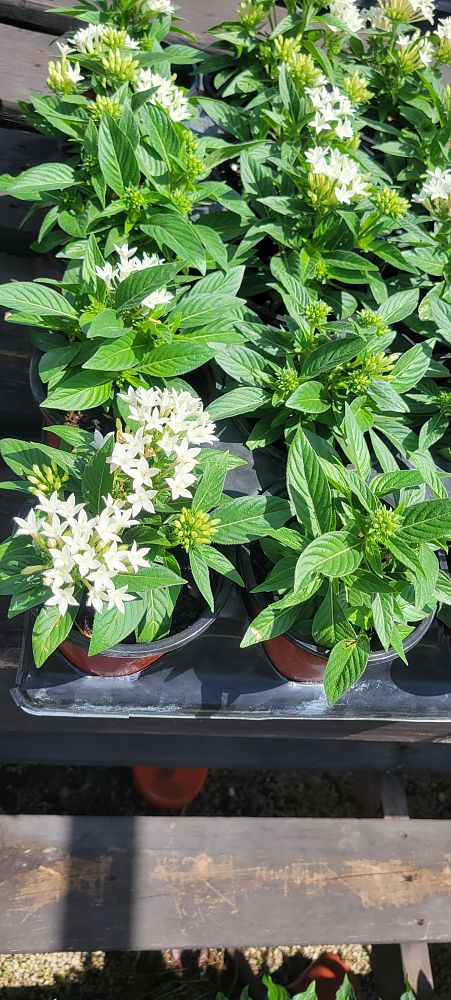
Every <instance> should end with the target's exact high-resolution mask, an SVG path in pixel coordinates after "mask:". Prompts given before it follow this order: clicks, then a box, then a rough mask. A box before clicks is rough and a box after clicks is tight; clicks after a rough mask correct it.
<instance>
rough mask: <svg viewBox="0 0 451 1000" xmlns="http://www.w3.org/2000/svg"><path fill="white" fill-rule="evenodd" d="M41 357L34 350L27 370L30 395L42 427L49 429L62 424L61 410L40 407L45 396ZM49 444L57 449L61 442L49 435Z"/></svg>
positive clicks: (62, 412) (62, 413)
mask: <svg viewBox="0 0 451 1000" xmlns="http://www.w3.org/2000/svg"><path fill="white" fill-rule="evenodd" d="M41 357H42V354H41V352H40V351H38V350H37V349H36V348H35V350H34V351H33V354H32V355H31V358H30V366H29V369H28V378H29V383H30V389H31V394H32V396H33V399H34V401H35V403H37V405H38V406H39V409H40V411H41V413H42V417H43V421H44V426H45V425H47V426H48V427H51V426H52V424H64V411H63V410H47V409H46V407H45V406H43V405H42V404H43V402H44V400H45V397H46V395H47V394H46V391H45V386H44V383H43V381H42V379H41V377H40V375H39V362H40V360H41ZM49 443H50V444H53V446H54V447H55V448H59V445H60V443H61V442H60V439H59V438H58V437H57V436H56V434H49Z"/></svg>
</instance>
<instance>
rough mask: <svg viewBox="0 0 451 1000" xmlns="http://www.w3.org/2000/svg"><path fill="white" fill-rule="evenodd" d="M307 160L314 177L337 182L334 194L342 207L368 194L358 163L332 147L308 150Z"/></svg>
mask: <svg viewBox="0 0 451 1000" xmlns="http://www.w3.org/2000/svg"><path fill="white" fill-rule="evenodd" d="M305 158H306V160H307V162H308V164H309V166H310V172H311V173H312V174H314V175H320V176H322V177H326V178H328V179H329V180H331V181H335V187H334V194H335V197H336V199H337V201H338V202H340V204H342V205H349V203H350V202H351V200H352V198H358V197H361V196H362V195H365V194H366V192H367V184H366V182H365V179H364V177H363V174H362V172H361V170H360V167H359V165H358V163H356V162H355V160H353V159H351V157H350V156H346V154H345V153H340V151H339V150H338V149H332V148H331V147H330V146H315V147H313V148H312V149H308V150H307V152H306V154H305Z"/></svg>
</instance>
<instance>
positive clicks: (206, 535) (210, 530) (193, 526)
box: [172, 507, 220, 552]
mask: <svg viewBox="0 0 451 1000" xmlns="http://www.w3.org/2000/svg"><path fill="white" fill-rule="evenodd" d="M219 523H220V521H219V518H217V517H210V514H206V513H205V511H203V510H196V511H194V510H190V509H189V507H182V510H181V511H180V514H179V516H178V517H177V518H176V520H175V521H174V524H173V531H172V535H173V540H174V542H175V543H176V544H177V545H181V546H182V548H184V549H185V552H189V551H190V549H193V548H195V547H196V545H209V544H210V542H211V539H212V537H213V535H214V534H215V533H216V532H217V530H218V528H217V525H218V524H219Z"/></svg>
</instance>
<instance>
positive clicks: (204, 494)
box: [191, 452, 228, 511]
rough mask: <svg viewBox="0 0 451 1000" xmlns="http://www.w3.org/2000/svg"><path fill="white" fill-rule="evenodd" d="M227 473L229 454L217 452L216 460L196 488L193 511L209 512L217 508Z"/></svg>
mask: <svg viewBox="0 0 451 1000" xmlns="http://www.w3.org/2000/svg"><path fill="white" fill-rule="evenodd" d="M227 471H228V456H227V454H226V453H224V452H217V455H216V456H215V459H212V460H211V461H210V462H208V464H207V465H206V467H205V469H204V472H203V475H202V479H201V480H200V482H199V484H198V486H197V487H196V491H195V493H194V496H193V500H192V504H191V509H192V510H193V511H197V510H203V511H209V510H211V508H212V507H216V504H218V503H219V501H220V499H221V497H222V491H223V489H224V483H225V478H226V475H227Z"/></svg>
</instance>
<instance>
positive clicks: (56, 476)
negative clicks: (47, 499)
mask: <svg viewBox="0 0 451 1000" xmlns="http://www.w3.org/2000/svg"><path fill="white" fill-rule="evenodd" d="M27 479H28V482H29V483H30V484H31V485H30V493H34V494H35V496H38V495H39V494H40V493H42V494H44V496H51V494H52V493H54V492H55V490H56V492H57V493H60V492H61V491H62V490H63V486H64V484H65V483H66V482H67V480H68V479H69V476H68V474H67V472H63V471H62V469H59V468H58V466H57V464H56V462H54V461H52V462H51V463H50V465H43V466H42V467H41V466H39V465H33V475H32V476H31V475H30V476H27Z"/></svg>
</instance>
